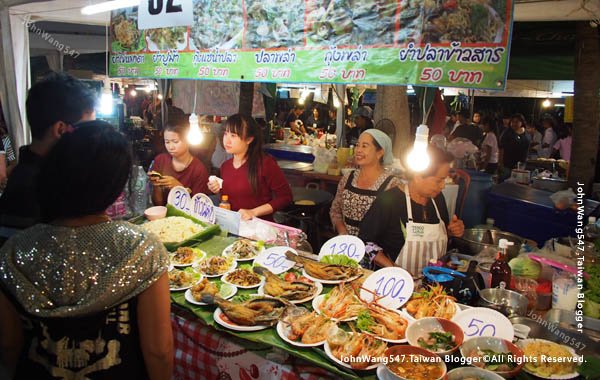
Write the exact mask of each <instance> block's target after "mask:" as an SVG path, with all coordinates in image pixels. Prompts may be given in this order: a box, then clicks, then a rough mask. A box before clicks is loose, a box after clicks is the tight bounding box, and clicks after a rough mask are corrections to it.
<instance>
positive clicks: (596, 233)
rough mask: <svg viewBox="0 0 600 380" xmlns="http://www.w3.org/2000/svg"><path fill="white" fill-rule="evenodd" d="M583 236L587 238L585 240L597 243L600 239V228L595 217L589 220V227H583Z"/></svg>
mask: <svg viewBox="0 0 600 380" xmlns="http://www.w3.org/2000/svg"><path fill="white" fill-rule="evenodd" d="M583 235H584V236H585V240H588V241H591V242H595V241H596V239H598V238H600V227H598V224H597V222H596V217H595V216H590V217H589V218H588V224H587V226H585V227H583Z"/></svg>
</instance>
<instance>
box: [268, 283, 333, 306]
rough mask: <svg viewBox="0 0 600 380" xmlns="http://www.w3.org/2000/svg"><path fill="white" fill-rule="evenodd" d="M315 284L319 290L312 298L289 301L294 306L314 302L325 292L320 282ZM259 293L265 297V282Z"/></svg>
mask: <svg viewBox="0 0 600 380" xmlns="http://www.w3.org/2000/svg"><path fill="white" fill-rule="evenodd" d="M313 284H314V285H315V287H316V288H317V289H316V290H315V292H314V293H313V295H312V296H310V297H306V298H304V299H301V300H294V301H292V300H288V301H290V302H291V303H293V304H301V303H304V302H308V301H310V300H312V299H313V298H315V297H317V296H318V295H319V294H321V292H323V285H321V283H319V282H313ZM257 293H258V294H260V295H265V284H264V282H263V283H261V284H260V287H259V288H258V291H257ZM266 295H267V296H271V295H270V294H266ZM271 297H272V296H271ZM281 298H283V297H281Z"/></svg>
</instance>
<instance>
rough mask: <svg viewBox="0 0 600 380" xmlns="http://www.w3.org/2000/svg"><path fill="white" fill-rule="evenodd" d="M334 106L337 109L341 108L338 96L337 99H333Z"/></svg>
mask: <svg viewBox="0 0 600 380" xmlns="http://www.w3.org/2000/svg"><path fill="white" fill-rule="evenodd" d="M333 106H334V107H335V108H340V106H341V104H340V101H339V100H338V98H337V96H336V97H335V98H333Z"/></svg>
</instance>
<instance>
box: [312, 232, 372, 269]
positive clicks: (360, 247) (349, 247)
mask: <svg viewBox="0 0 600 380" xmlns="http://www.w3.org/2000/svg"><path fill="white" fill-rule="evenodd" d="M329 255H344V256H348V257H349V258H351V259H352V260H354V261H356V262H360V261H361V260H362V258H363V257H364V256H365V243H363V241H362V240H360V239H359V238H357V237H356V236H352V235H339V236H336V237H334V238H331V239H329V240H327V242H326V243H325V244H323V246H322V247H321V251H320V252H319V259H321V258H323V256H329Z"/></svg>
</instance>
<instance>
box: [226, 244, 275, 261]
mask: <svg viewBox="0 0 600 380" xmlns="http://www.w3.org/2000/svg"><path fill="white" fill-rule="evenodd" d="M242 240H249V239H242ZM249 241H250V242H252V243H254V245H255V246H256V245H257V244H258V242H256V241H252V240H249ZM233 244H235V243H232V244H229V245H228V246H227V247H225V249H224V250H223V256H224V257H233V258H234V259H236V260H237V261H252V260H254V259H255V258H256V256H258V255H260V254H261V253H262V251H264V250H265V247H264V245H263V247H262V248H261V249H259V250H258V251H257V252H256V255H254V256H252V257H245V258H243V259H239V258H237V257H235V255H232V254H231V249H232V248H233Z"/></svg>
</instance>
